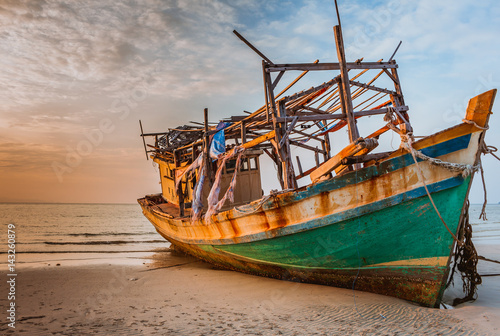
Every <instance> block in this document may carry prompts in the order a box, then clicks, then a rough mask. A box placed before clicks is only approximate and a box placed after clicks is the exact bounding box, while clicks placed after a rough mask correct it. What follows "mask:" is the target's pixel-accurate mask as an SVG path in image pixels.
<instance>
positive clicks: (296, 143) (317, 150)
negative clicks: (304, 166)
mask: <svg viewBox="0 0 500 336" xmlns="http://www.w3.org/2000/svg"><path fill="white" fill-rule="evenodd" d="M290 144H292V145H294V146H297V147H302V148H305V149H309V150H311V151H314V152H317V153H321V154H325V153H326V152H325V151H324V150H321V149H319V148H316V147H312V146H308V145H306V144H303V143H301V142H298V141H295V140H292V139H290Z"/></svg>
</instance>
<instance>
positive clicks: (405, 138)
mask: <svg viewBox="0 0 500 336" xmlns="http://www.w3.org/2000/svg"><path fill="white" fill-rule="evenodd" d="M411 135H412V134H411V132H409V133H408V134H401V144H402V145H403V147H404V148H405V149H406V150H407V151H409V152H410V154H411V156H412V157H413V160H414V161H415V166H416V167H417V175H418V178H419V180H420V181H421V182H422V184H423V185H424V189H425V192H426V193H427V196H428V197H429V200H430V201H431V204H432V206H433V207H434V210H435V211H436V213H437V215H438V216H439V219H440V220H441V222H442V223H443V225H444V227H445V228H446V230H448V232H449V233H450V235H451V236H452V237H453V239H454V240H455V241H456V242H457V244H458V245H463V243H462V242H461V241H460V240H458V239H457V237H456V236H455V234H454V233H453V232H451V230H450V228H449V227H448V225H447V224H446V222H445V221H444V219H443V217H442V216H441V213H440V212H439V210H438V208H437V207H436V204H435V203H434V200H433V199H432V196H431V193H430V192H429V189H428V188H427V184H426V183H425V180H424V175H423V173H422V170H421V169H420V166H419V165H418V161H417V155H418V154H417V153H419V151H417V150H415V149H414V148H413V146H412V138H411ZM420 153H421V152H420ZM421 154H422V153H421ZM422 155H423V156H425V157H427V158H429V159H432V158H430V157H428V156H427V155H424V154H422ZM423 160H424V159H423ZM433 160H437V159H433ZM438 161H441V160H438ZM441 162H443V161H441ZM444 163H447V164H451V163H450V162H444ZM444 167H445V168H447V167H448V165H445V166H444ZM462 174H463V173H462Z"/></svg>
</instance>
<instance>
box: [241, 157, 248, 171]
mask: <svg viewBox="0 0 500 336" xmlns="http://www.w3.org/2000/svg"><path fill="white" fill-rule="evenodd" d="M241 170H242V171H248V159H247V158H244V159H241Z"/></svg>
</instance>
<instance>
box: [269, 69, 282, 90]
mask: <svg viewBox="0 0 500 336" xmlns="http://www.w3.org/2000/svg"><path fill="white" fill-rule="evenodd" d="M284 74H285V72H284V71H280V73H279V74H278V76H276V78H275V79H274V81H273V84H272V85H271V88H272V89H273V90H274V88H275V87H276V85H278V83H279V81H280V79H281V77H283V75H284Z"/></svg>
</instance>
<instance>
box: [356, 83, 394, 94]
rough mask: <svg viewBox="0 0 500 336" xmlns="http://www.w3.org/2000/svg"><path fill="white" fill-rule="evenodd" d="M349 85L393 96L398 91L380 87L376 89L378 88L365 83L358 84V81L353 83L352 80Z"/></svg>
mask: <svg viewBox="0 0 500 336" xmlns="http://www.w3.org/2000/svg"><path fill="white" fill-rule="evenodd" d="M349 83H351V84H352V85H356V86H359V87H362V88H365V89H369V90H373V91H378V92H384V93H387V94H392V95H394V94H396V91H391V90H387V89H382V88H379V87H376V86H372V85H368V84H365V83H360V82H356V81H353V80H350V81H349Z"/></svg>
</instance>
